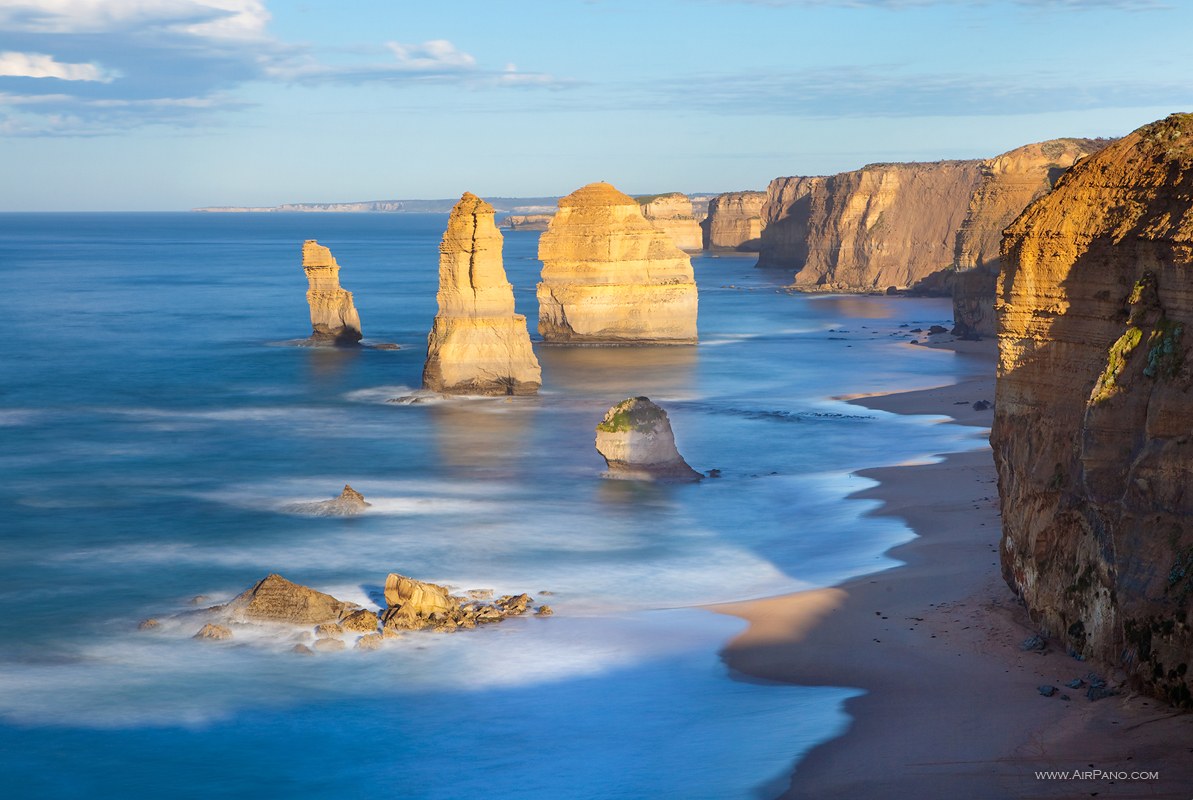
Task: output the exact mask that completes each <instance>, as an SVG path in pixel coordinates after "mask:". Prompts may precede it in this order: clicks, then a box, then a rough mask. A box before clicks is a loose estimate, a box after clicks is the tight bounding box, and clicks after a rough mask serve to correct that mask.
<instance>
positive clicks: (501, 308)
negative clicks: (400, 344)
mask: <svg viewBox="0 0 1193 800" xmlns="http://www.w3.org/2000/svg"><path fill="white" fill-rule="evenodd" d="M501 246H502V237H501V232H500V231H498V230H497V226H496V225H495V224H494V223H493V207H492V206H491V205H489V204H488V203H486V202H485V201H484V200H481V199H480V198H479V197H477V196H476V195H474V194H469V193H467V192H466V193H465V194H464V196H463V197H461V198H460V202H458V203H456V207H455V208H453V209H452V213H451V216H450V217H449V218H448V221H447V230H446V231H445V232H444V234H443V241H442V242H441V243H440V245H439V293H438V295H437V296H436V297H437V299H438V301H439V313H438V314H436V315H435V322H434V325H433V327H432V328H431V333H430V335H429V336H428V337H427V360H426V363H425V364H424V366H423V386H424V387H425V388H427V389H431V390H432V391H436V392H444V393H447V394H488V395H521V394H534V393H535V392H537V391H538V389H539V385H540V384H541V383H542V372H541V370H540V369H539V363H538V359H537V358H535V355H534V350H533V349H532V348H531V346H530V334H529V333H527V330H526V317H524V316H522V315H521V314H515V313H514V289H513V287H512V286H511V285H510V283H509V281H508V280H506V277H505V267H504V266H503V264H502V260H501Z"/></svg>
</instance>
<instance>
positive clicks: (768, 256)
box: [758, 176, 828, 270]
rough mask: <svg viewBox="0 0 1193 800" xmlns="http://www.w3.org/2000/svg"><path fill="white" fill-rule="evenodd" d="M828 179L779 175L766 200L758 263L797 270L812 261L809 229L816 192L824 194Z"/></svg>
mask: <svg viewBox="0 0 1193 800" xmlns="http://www.w3.org/2000/svg"><path fill="white" fill-rule="evenodd" d="M826 180H828V179H827V178H821V177H816V178H807V177H801V176H796V177H791V178H775V179H774V180H773V181H771V182H770V185H769V186H767V187H766V199H765V200H764V201H763V202H762V231H761V233H760V234H759V238H758V266H759V267H763V268H767V269H790V270H796V269H799V268H801V267H802V266H803V265H804V262H806V261H807V260H808V230H809V227H810V225H811V222H812V193H813V192H817V193H822V192H823V191H824V182H825V181H826Z"/></svg>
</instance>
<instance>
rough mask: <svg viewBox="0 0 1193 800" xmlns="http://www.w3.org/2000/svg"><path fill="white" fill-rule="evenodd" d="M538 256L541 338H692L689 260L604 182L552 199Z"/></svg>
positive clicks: (627, 199)
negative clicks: (551, 214)
mask: <svg viewBox="0 0 1193 800" xmlns="http://www.w3.org/2000/svg"><path fill="white" fill-rule="evenodd" d="M539 260H540V261H542V262H543V272H542V278H543V279H542V282H541V283H540V284H539V285H538V301H539V333H541V334H542V336H543V338H544V339H546V340H547V341H549V342H586V343H611V344H633V343H638V344H647V343H657V344H693V343H695V341H696V304H697V297H696V281H695V277H694V275H693V272H692V262H691V260H690V259H689V258H688V256H687V255H685V254H684V252H683V251H682V250H680V249H679V248H678V247H676V246H675V244H674V243H673V242H672V241H671V239H670V237H668V235H667V234H665V233H663V232H662V231H659V230H657V229H655V228H654V227H652V226H651V224H650V223H649V222H647V221H646V219H645V218H644V217H643V216H642V212H641V211H640V209H639V206H638V203H637V202H635V201H634V199H633V198H631V197H629V196H628V195H625V194H622V193H621V192H619V191H617V189H615V188H613V187H612V186H610V185H609V184H607V183H592V184H589V185H588V186H585V187H583V188H581V189H578V190H576V191H575V192H572V193H571V194H570V195H568V196H567V197H565V198H563V199H562V200H560V201H559V211H558V213H556V215H555V218H554V219H552V220H551V225H550V227H549V228H548V229H547V231H546V232H545V233H544V234H543V235H542V237H541V238H540V239H539Z"/></svg>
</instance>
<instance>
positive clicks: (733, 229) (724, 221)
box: [703, 192, 766, 253]
mask: <svg viewBox="0 0 1193 800" xmlns="http://www.w3.org/2000/svg"><path fill="white" fill-rule="evenodd" d="M765 202H766V192H727V193H725V194H719V195H717V196H716V197H714V198H712V200H710V201H709V202H708V217H707V218H706V219H705V220H704V223H703V226H704V249H705V250H739V251H744V252H754V253H756V252H758V247H759V244H760V242H761V237H762V228H763V221H762V206H763V204H764V203H765Z"/></svg>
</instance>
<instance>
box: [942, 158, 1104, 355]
mask: <svg viewBox="0 0 1193 800" xmlns="http://www.w3.org/2000/svg"><path fill="white" fill-rule="evenodd" d="M1107 144H1109V140H1106V139H1053V140H1051V141H1047V142H1038V143H1036V144H1029V145H1025V146H1023V147H1019V148H1016V149H1014V150H1011V151H1010V152H1007V153H1003V154H1002V155H1000V156H995V157H994V158H991V159H989V160H987V161H984V162H982V165H981V167H980V171H981V178H980V181H979V183H978V187H977V189H976V190H975V191H974V193H973V195H972V196H971V197H970V199H969V210H968V211H967V212H966V214H965V219H964V221H962V223H961V228H960V229H959V230H958V231H957V243H956V248H955V251H954V256H953V269H954V271H955V272H956V275H955V276H954V282H953V319H954V321H955V327H954V329H953V333H954V334H956V335H958V336H967V337H973V336H993V335H994V286H995V283H997V280H998V266H999V260H998V249H999V246H1000V245H1001V243H1002V232H1003V230H1004V229H1005V228H1006V227H1007V226H1008V225H1010V224H1011V223H1012V222H1014V221H1015V217H1017V216H1019V215H1020V214H1021V213H1022V212H1023V209H1025V208H1027V206H1028V205H1029V204H1030V203H1031V202H1032V201H1033V200H1035V199H1037V198H1038V197H1041V196H1042V195H1044V194H1047V193H1048V192H1049V191H1051V190H1052V186H1053V185H1054V184H1055V183H1056V181H1057V180H1058V179H1059V178H1060V176H1061V175H1062V174H1064V172H1065V170H1067V169H1068V168H1069V167H1071V166H1073V164H1074V163H1076V162H1077V161H1078V160H1079V159H1081V158H1084V157H1085V156H1087V155H1089V154H1090V153H1095V152H1097V151H1098V150H1100V149H1102V148H1103V147H1105V146H1106V145H1107Z"/></svg>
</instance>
